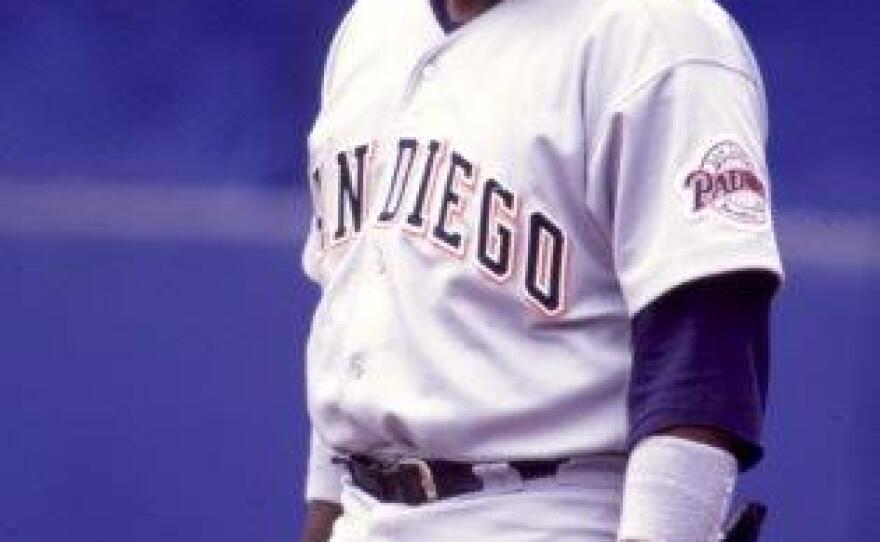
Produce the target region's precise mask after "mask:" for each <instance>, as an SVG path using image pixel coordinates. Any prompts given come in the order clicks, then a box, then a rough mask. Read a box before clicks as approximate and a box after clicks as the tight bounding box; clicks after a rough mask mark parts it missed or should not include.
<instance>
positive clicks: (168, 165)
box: [0, 0, 880, 542]
mask: <svg viewBox="0 0 880 542" xmlns="http://www.w3.org/2000/svg"><path fill="white" fill-rule="evenodd" d="M117 4H119V5H117ZM726 5H727V6H728V8H729V9H730V10H731V11H732V12H733V13H734V14H735V15H736V16H737V18H738V19H739V20H740V22H741V23H742V25H743V26H744V28H745V30H746V32H747V33H748V34H749V35H750V37H751V39H752V42H753V45H754V47H755V49H756V50H757V53H758V55H759V57H760V59H761V60H762V64H763V67H764V70H765V72H766V78H767V85H768V90H769V95H770V102H771V114H772V120H773V133H774V138H773V141H772V145H771V159H772V161H773V166H774V173H775V180H776V203H777V207H778V210H779V232H780V237H781V241H782V247H783V250H784V252H785V258H786V261H787V266H788V271H789V282H788V285H787V287H786V289H785V291H784V292H783V294H782V296H781V297H780V298H779V303H778V305H777V310H776V314H775V327H776V332H775V345H774V354H775V370H774V378H773V384H772V390H771V394H772V396H771V405H770V412H769V419H768V426H767V444H768V453H769V456H768V459H767V460H766V461H765V462H764V463H763V465H762V466H761V467H759V468H758V469H757V470H756V471H754V472H753V473H752V474H750V475H749V476H748V477H747V478H746V480H745V482H744V491H745V492H746V493H748V494H749V495H750V496H753V497H758V498H761V499H763V500H765V501H767V502H768V503H769V504H770V506H771V514H772V516H771V519H770V523H769V525H768V529H767V531H766V538H765V539H764V540H766V541H768V542H792V541H799V542H803V541H823V542H827V541H837V540H841V541H843V540H853V539H859V540H880V528H878V521H877V519H880V504H878V503H880V498H878V497H877V493H876V487H877V485H878V483H880V473H878V467H877V457H878V453H880V424H878V422H877V419H876V417H875V414H876V413H877V412H878V407H880V401H878V399H877V393H876V392H877V390H878V386H877V381H878V380H880V367H878V365H877V364H876V363H875V361H876V356H875V355H874V348H875V344H876V331H875V329H876V327H877V317H878V310H877V302H878V299H880V296H878V294H880V286H878V278H880V251H878V242H877V239H878V234H880V217H878V214H877V211H878V208H880V204H878V201H880V183H878V182H877V180H876V172H877V171H880V159H878V153H877V152H876V150H875V147H876V145H877V144H878V143H880V138H878V137H877V136H876V135H875V133H876V127H877V126H878V125H880V118H878V115H877V110H876V106H875V103H874V102H875V100H876V99H877V93H876V90H875V89H876V88H877V84H878V75H877V72H876V69H875V68H876V64H877V61H878V58H877V51H878V49H877V40H876V33H875V29H876V28H878V24H880V8H878V7H877V5H876V2H873V1H869V0H849V1H847V2H838V3H837V4H835V6H834V9H831V8H830V6H829V5H828V4H827V3H824V2H823V3H818V2H813V3H810V2H804V1H803V0H801V1H794V0H774V1H772V2H756V1H752V2H746V1H743V2H733V1H730V2H726ZM120 6H122V7H120ZM820 6H821V7H820ZM345 7H346V6H345V3H344V2H340V1H337V2H326V3H322V2H302V1H300V0H284V1H282V0H259V1H254V0H191V1H188V2H164V1H160V2H143V1H135V0H132V1H129V2H125V3H110V2H99V1H98V0H93V1H85V0H83V1H78V2H70V1H68V2H60V1H56V2H52V1H44V2H33V1H32V0H3V1H2V2H0V541H4V542H5V541H16V542H66V541H76V542H104V541H107V542H118V541H120V540H125V541H127V542H159V541H168V542H172V541H181V542H202V541H204V542H223V541H241V540H260V541H278V542H281V541H290V540H293V539H294V536H295V535H294V533H295V531H296V529H297V525H298V521H299V518H300V508H299V491H300V489H301V477H302V469H303V464H304V455H303V453H304V448H303V447H304V443H305V437H306V425H305V420H304V414H303V399H302V391H303V389H302V355H301V353H302V341H303V338H304V336H305V334H306V329H307V326H308V319H309V312H310V309H311V307H312V306H313V304H314V301H315V298H316V292H315V290H314V288H312V287H310V286H309V285H307V284H306V283H305V282H304V280H303V278H302V276H301V274H300V273H299V269H298V251H299V242H300V239H301V230H302V227H303V225H304V224H305V222H306V220H307V213H308V202H307V201H306V198H305V193H304V192H303V187H302V185H301V184H300V183H299V182H298V179H299V174H300V172H301V171H302V170H303V168H304V166H303V143H302V142H303V137H304V133H305V132H306V130H307V128H308V124H309V121H310V119H311V116H312V115H313V113H314V110H315V103H316V89H317V81H318V74H319V70H320V65H321V62H322V52H323V49H324V47H325V46H326V44H327V42H328V40H329V36H330V33H331V31H332V29H333V27H334V25H335V22H336V21H337V20H338V18H339V17H340V15H341V13H342V12H343V11H344V9H345Z"/></svg>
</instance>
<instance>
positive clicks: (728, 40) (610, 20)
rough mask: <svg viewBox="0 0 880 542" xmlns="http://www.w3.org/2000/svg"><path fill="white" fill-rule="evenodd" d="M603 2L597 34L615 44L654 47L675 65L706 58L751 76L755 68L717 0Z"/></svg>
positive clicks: (736, 28)
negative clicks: (613, 41) (615, 42)
mask: <svg viewBox="0 0 880 542" xmlns="http://www.w3.org/2000/svg"><path fill="white" fill-rule="evenodd" d="M600 1H601V2H602V5H601V7H600V8H599V11H600V12H601V14H600V15H599V17H598V19H599V22H598V23H597V24H596V31H597V32H598V33H599V34H600V35H602V34H604V35H605V36H606V37H607V38H608V39H610V40H615V41H620V42H621V43H628V44H630V46H633V45H639V44H641V45H644V46H647V47H651V48H652V49H653V50H654V51H655V53H656V56H658V57H661V58H663V60H664V61H665V62H668V63H671V64H674V63H677V62H685V61H689V60H697V61H699V60H705V61H712V62H717V63H720V64H724V65H729V66H731V67H733V68H736V69H740V70H743V71H748V72H751V71H753V70H754V68H755V66H754V59H753V57H752V54H751V49H750V48H749V45H748V43H747V41H746V38H745V36H744V35H743V32H742V30H741V29H740V27H739V25H738V24H737V23H736V21H735V20H734V19H733V17H732V16H731V15H730V14H729V13H728V12H727V11H726V10H725V9H724V8H723V7H722V6H720V5H719V4H718V3H717V2H715V1H714V0H600ZM579 2H580V3H589V2H590V0H579Z"/></svg>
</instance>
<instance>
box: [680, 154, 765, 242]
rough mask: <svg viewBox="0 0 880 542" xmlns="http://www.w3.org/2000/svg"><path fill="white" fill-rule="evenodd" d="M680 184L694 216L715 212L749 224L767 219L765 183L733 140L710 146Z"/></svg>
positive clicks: (761, 223)
mask: <svg viewBox="0 0 880 542" xmlns="http://www.w3.org/2000/svg"><path fill="white" fill-rule="evenodd" d="M682 188H683V189H684V193H685V196H686V201H687V202H688V205H689V212H690V213H691V214H692V215H694V216H702V215H705V214H706V213H717V214H719V215H721V216H723V217H724V218H726V219H729V220H731V221H732V222H733V223H735V224H740V225H744V226H752V227H754V226H763V225H765V224H767V222H768V215H769V212H768V204H767V185H766V183H765V182H764V181H763V180H762V179H761V178H760V177H759V176H758V174H757V173H756V168H755V165H754V164H753V163H752V161H751V159H750V158H749V156H748V154H747V153H746V152H745V150H744V149H743V148H742V147H741V146H740V145H739V144H738V143H736V142H734V141H723V142H721V143H717V144H715V145H714V146H712V148H710V149H709V151H708V152H707V153H706V154H705V156H703V160H702V162H701V163H700V167H699V168H698V169H696V170H695V171H692V172H691V173H690V174H688V176H687V177H686V178H685V180H684V185H683V187H682Z"/></svg>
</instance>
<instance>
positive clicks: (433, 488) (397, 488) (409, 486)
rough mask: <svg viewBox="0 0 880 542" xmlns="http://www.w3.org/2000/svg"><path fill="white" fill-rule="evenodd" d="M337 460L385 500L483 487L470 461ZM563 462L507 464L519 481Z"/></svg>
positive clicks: (416, 499)
mask: <svg viewBox="0 0 880 542" xmlns="http://www.w3.org/2000/svg"><path fill="white" fill-rule="evenodd" d="M338 461H339V462H341V463H343V464H344V465H346V466H347V467H348V471H349V472H350V473H351V479H352V482H353V483H354V485H356V486H357V487H359V488H360V489H362V490H364V491H365V492H367V493H369V494H370V495H372V496H373V497H375V498H376V499H377V500H379V501H382V502H387V503H402V504H408V505H413V506H414V505H419V504H425V503H429V502H433V501H437V500H440V499H446V498H449V497H455V496H457V495H463V494H465V493H471V492H474V491H480V490H481V489H483V479H482V478H480V476H479V475H478V474H477V470H476V469H475V467H477V464H473V463H463V462H458V461H445V460H439V459H401V460H398V461H393V462H383V461H379V460H376V459H373V458H370V457H366V456H361V455H354V456H351V457H347V458H340V459H338ZM566 461H567V460H566V459H548V460H529V461H510V462H508V463H507V465H508V466H509V467H510V468H511V469H512V470H513V471H515V472H516V473H517V474H518V475H519V477H520V478H521V479H522V480H532V479H535V478H544V477H547V476H553V475H555V474H556V473H557V471H558V470H559V466H560V465H562V464H563V463H565V462H566Z"/></svg>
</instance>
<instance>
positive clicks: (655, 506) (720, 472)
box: [617, 436, 737, 542]
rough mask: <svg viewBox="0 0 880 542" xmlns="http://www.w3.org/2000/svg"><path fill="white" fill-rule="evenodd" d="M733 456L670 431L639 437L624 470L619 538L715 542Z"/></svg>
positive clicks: (731, 481) (731, 476) (733, 476)
mask: <svg viewBox="0 0 880 542" xmlns="http://www.w3.org/2000/svg"><path fill="white" fill-rule="evenodd" d="M736 474H737V464H736V458H734V457H733V455H731V454H730V453H728V452H727V451H725V450H722V449H720V448H715V447H713V446H709V445H706V444H700V443H698V442H693V441H690V440H685V439H682V438H678V437H672V436H653V437H648V438H646V439H644V440H643V441H641V442H640V443H639V444H638V445H637V446H636V447H635V449H634V450H633V451H632V454H631V455H630V459H629V463H628V465H627V471H626V484H625V486H624V494H623V504H622V510H621V518H620V529H619V531H618V534H617V537H618V540H639V541H641V540H645V541H650V542H716V541H717V540H719V539H720V538H721V536H722V526H723V524H724V520H725V518H726V517H727V513H728V508H729V507H730V501H731V498H732V496H733V488H734V485H735V483H736Z"/></svg>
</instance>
